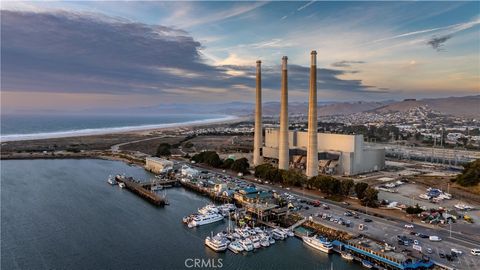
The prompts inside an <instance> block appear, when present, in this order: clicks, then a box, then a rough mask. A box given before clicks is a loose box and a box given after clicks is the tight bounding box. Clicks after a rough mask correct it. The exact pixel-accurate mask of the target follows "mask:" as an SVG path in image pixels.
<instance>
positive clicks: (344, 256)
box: [340, 252, 354, 261]
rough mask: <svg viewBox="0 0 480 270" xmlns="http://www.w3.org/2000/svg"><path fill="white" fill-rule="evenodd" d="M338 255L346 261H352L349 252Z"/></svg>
mask: <svg viewBox="0 0 480 270" xmlns="http://www.w3.org/2000/svg"><path fill="white" fill-rule="evenodd" d="M340 255H341V256H342V258H344V259H345V260H347V261H353V259H354V258H353V255H352V254H350V252H342V253H341V254H340Z"/></svg>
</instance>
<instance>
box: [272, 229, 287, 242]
mask: <svg viewBox="0 0 480 270" xmlns="http://www.w3.org/2000/svg"><path fill="white" fill-rule="evenodd" d="M272 236H273V238H274V239H275V240H284V239H286V238H287V237H288V235H287V234H286V233H284V232H283V231H282V230H279V229H274V230H273V231H272Z"/></svg>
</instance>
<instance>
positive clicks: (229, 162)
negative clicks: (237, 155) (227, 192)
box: [222, 158, 235, 169]
mask: <svg viewBox="0 0 480 270" xmlns="http://www.w3.org/2000/svg"><path fill="white" fill-rule="evenodd" d="M233 162H235V160H233V159H231V158H227V159H225V160H224V161H223V164H222V169H230V168H231V167H232V164H233Z"/></svg>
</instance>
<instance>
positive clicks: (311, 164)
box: [306, 51, 318, 177]
mask: <svg viewBox="0 0 480 270" xmlns="http://www.w3.org/2000/svg"><path fill="white" fill-rule="evenodd" d="M317 125H318V124H317V52H316V51H312V52H311V54H310V97H309V100H308V145H307V170H306V175H307V177H312V176H317V175H318V138H317Z"/></svg>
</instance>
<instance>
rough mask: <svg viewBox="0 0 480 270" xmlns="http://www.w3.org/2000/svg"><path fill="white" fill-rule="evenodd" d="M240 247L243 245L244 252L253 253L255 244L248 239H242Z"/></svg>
mask: <svg viewBox="0 0 480 270" xmlns="http://www.w3.org/2000/svg"><path fill="white" fill-rule="evenodd" d="M239 243H240V245H242V248H243V250H245V251H252V250H253V244H252V241H251V240H250V239H248V238H245V239H241V240H239Z"/></svg>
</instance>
